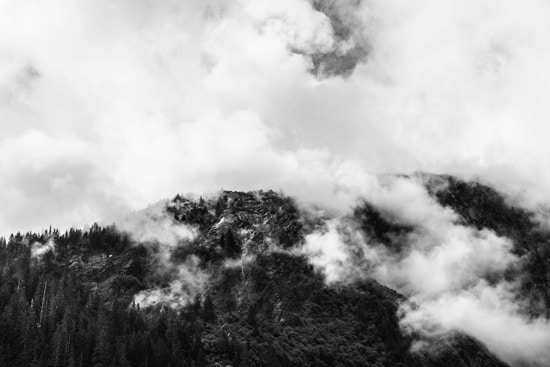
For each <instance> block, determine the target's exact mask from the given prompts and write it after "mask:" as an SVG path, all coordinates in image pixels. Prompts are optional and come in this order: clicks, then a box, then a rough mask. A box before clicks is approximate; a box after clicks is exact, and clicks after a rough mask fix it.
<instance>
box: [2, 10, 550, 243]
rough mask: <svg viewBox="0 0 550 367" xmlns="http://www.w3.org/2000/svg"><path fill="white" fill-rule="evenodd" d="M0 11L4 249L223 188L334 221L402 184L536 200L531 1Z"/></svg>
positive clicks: (537, 109) (541, 114) (541, 137)
mask: <svg viewBox="0 0 550 367" xmlns="http://www.w3.org/2000/svg"><path fill="white" fill-rule="evenodd" d="M1 7H2V12H1V14H2V15H0V17H1V21H0V24H1V26H0V27H1V29H0V31H1V33H0V34H3V35H4V36H3V37H0V55H2V58H1V59H2V62H1V63H0V85H1V87H0V114H1V116H2V121H3V122H2V129H1V131H0V151H1V152H2V155H1V158H0V177H1V178H0V184H1V185H2V187H3V188H4V190H3V193H2V194H1V195H0V202H1V204H2V211H1V212H0V231H1V232H2V233H6V234H7V233H9V232H11V231H15V230H28V229H38V230H39V229H42V228H46V227H47V226H48V225H49V224H53V225H55V226H59V227H67V226H73V225H74V226H77V225H82V224H85V223H89V222H92V221H94V220H101V219H106V220H108V219H111V218H114V217H117V216H120V215H122V214H123V213H126V212H128V211H129V210H131V209H140V208H142V207H144V206H146V205H147V204H149V203H151V202H156V201H157V200H158V199H159V198H162V197H168V196H171V195H174V193H176V192H197V193H203V192H211V191H216V190H219V189H220V188H222V187H223V188H232V189H240V190H248V189H258V188H265V189H268V188H274V189H283V190H285V192H288V193H290V194H292V195H296V196H298V197H300V198H302V199H304V200H306V201H316V202H317V203H321V204H325V205H333V206H334V203H338V205H337V206H339V207H340V208H343V207H345V206H346V205H347V204H348V203H352V202H353V200H354V198H355V197H356V196H357V194H358V192H361V191H362V183H363V182H364V181H369V180H370V178H369V177H368V176H369V175H370V173H375V174H378V173H386V172H410V171H417V170H426V171H434V172H446V173H455V174H460V175H463V176H471V175H478V176H481V177H482V178H483V179H484V180H487V181H489V182H492V183H495V184H498V185H499V187H504V188H506V190H510V191H514V192H517V191H519V190H521V189H523V188H525V187H527V188H529V190H528V193H529V195H526V196H528V197H529V198H530V199H529V200H530V201H529V202H530V203H536V202H541V201H543V202H544V201H547V198H548V189H547V187H550V186H549V185H547V183H548V182H549V181H550V171H549V170H548V168H547V167H546V166H545V165H544V162H543V160H541V159H540V157H541V156H544V155H545V154H546V153H547V144H546V141H547V140H548V138H549V137H550V130H549V129H548V128H547V124H546V116H548V113H549V112H550V111H548V107H547V103H545V101H544V98H543V97H542V96H544V95H546V94H548V92H550V91H549V90H548V86H549V85H550V83H548V80H547V79H548V78H550V74H549V73H547V72H546V69H547V68H546V65H547V63H546V62H545V60H547V59H548V58H549V56H550V48H549V46H548V44H549V43H548V42H547V40H548V39H549V38H550V29H549V27H548V25H547V22H546V19H545V18H544V17H543V16H542V15H541V14H546V11H547V10H548V9H547V7H548V5H547V4H546V3H545V2H543V1H539V0H530V1H528V4H522V6H521V7H519V6H518V5H517V3H515V2H512V1H504V2H499V3H498V4H496V3H494V1H492V0H483V1H477V2H466V3H465V2H451V3H448V4H444V5H443V4H440V3H439V2H437V1H434V0H422V1H418V2H415V3H407V2H403V1H400V0H391V1H380V0H364V1H351V0H350V1H343V2H333V1H329V0H323V1H305V0H298V1H281V2H277V4H273V3H271V2H270V3H267V2H262V1H246V0H233V1H229V2H226V1H215V0H208V1H201V2H199V1H196V0H186V1H173V0H166V1H161V2H153V1H140V2H137V3H136V2H132V1H128V0H123V1H118V2H111V1H107V0H100V1H84V2H78V3H76V2H73V1H71V0H56V1H52V2H48V3H47V4H46V3H43V2H40V1H34V0H33V1H30V2H26V3H25V4H19V3H16V2H13V1H9V0H5V1H2V4H1ZM322 70H324V71H322ZM312 71H313V74H315V75H313V74H312ZM320 74H324V75H320ZM341 75H345V76H346V78H342V77H340V76H341ZM319 76H324V77H326V78H317V77H319ZM314 175H317V176H319V177H320V178H321V179H320V180H316V179H314V178H313V177H312V176H314ZM344 178H345V179H344ZM348 182H350V184H348ZM308 186H314V187H315V190H316V191H319V192H320V193H321V194H320V195H313V194H311V191H312V190H310V189H304V187H308ZM524 202H527V200H524Z"/></svg>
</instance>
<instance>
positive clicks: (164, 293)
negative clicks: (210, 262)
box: [134, 256, 208, 309]
mask: <svg viewBox="0 0 550 367" xmlns="http://www.w3.org/2000/svg"><path fill="white" fill-rule="evenodd" d="M199 262H200V261H199V259H198V258H196V257H194V256H192V257H190V258H189V259H187V261H186V262H185V263H184V264H183V265H180V266H179V267H178V272H177V277H176V279H175V280H173V281H172V282H170V284H169V285H168V287H164V288H160V287H157V288H152V289H146V290H144V291H141V292H139V293H137V294H136V295H134V302H135V304H136V305H139V306H140V307H142V308H145V307H154V306H157V305H162V306H167V307H170V308H173V309H181V308H182V307H185V306H187V305H188V304H190V303H191V302H193V301H194V300H195V298H196V297H197V296H200V295H202V293H203V291H204V287H205V286H206V284H207V280H208V274H207V273H206V272H205V271H204V270H202V269H201V268H200V267H199Z"/></svg>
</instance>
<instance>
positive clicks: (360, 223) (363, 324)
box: [0, 175, 550, 367]
mask: <svg viewBox="0 0 550 367" xmlns="http://www.w3.org/2000/svg"><path fill="white" fill-rule="evenodd" d="M418 177H420V176H418ZM418 177H416V178H415V179H417V180H418ZM411 179H412V178H411ZM420 181H421V182H422V184H423V185H425V187H426V188H427V190H428V192H429V194H430V195H431V197H432V198H434V199H435V200H436V201H437V202H438V203H439V204H440V205H442V206H444V207H449V208H452V210H454V212H456V213H457V215H458V216H459V217H460V219H459V221H460V223H461V224H463V225H464V226H469V227H475V228H480V229H481V228H487V229H490V230H492V231H494V232H495V233H496V234H498V235H500V236H506V237H508V238H510V239H512V240H513V242H514V249H513V251H514V253H515V254H517V256H521V257H522V258H523V259H524V268H522V271H524V272H525V274H526V275H525V276H524V277H522V279H523V280H522V282H523V283H522V297H524V298H525V299H526V300H530V306H529V312H530V313H531V314H532V315H534V316H540V315H544V314H547V313H548V310H549V309H550V307H549V306H550V302H549V293H548V287H547V284H548V281H549V275H550V272H549V270H548V269H549V267H548V266H549V259H550V254H549V253H548V250H547V246H544V245H543V244H546V243H547V242H546V241H547V240H548V239H550V236H549V235H548V232H547V231H545V230H542V229H541V228H540V225H538V224H537V222H536V220H535V218H534V214H533V213H530V212H528V211H526V210H524V209H521V208H518V207H515V206H512V205H510V204H508V203H507V201H506V200H505V198H504V197H503V196H502V195H501V194H499V193H498V192H497V191H495V190H494V189H492V188H490V187H488V186H486V185H482V184H480V183H476V182H465V181H462V180H459V179H456V178H454V177H451V176H434V175H422V176H421V179H420ZM148 213H149V212H148V211H147V210H145V211H144V212H143V213H137V214H136V215H137V216H140V215H143V216H145V218H146V219H145V220H144V221H138V222H136V223H137V225H135V224H136V223H134V225H129V226H126V227H124V226H118V227H115V226H107V227H102V226H99V225H93V226H92V227H90V228H89V229H87V230H79V229H71V230H69V231H67V232H65V233H60V232H59V231H57V230H52V229H50V230H48V231H45V232H43V233H38V234H37V233H27V234H16V235H12V236H10V237H9V238H8V239H2V240H1V241H0V330H2V332H1V333H0V366H55V367H58V366H71V367H72V366H90V367H92V366H93V367H99V366H147V367H152V366H173V367H175V366H419V367H420V366H422V367H432V366H433V367H436V366H437V367H438V366H441V367H443V366H464V367H466V366H495V367H496V366H499V367H500V366H506V365H507V364H506V363H505V362H503V361H500V360H499V359H497V357H496V356H495V355H494V354H493V353H491V352H490V351H489V350H488V349H487V348H486V347H485V346H484V345H483V344H482V343H481V342H479V341H478V340H476V339H475V338H473V337H471V336H468V335H466V334H464V333H461V332H459V331H451V332H449V333H446V334H445V336H444V337H437V338H434V340H431V341H430V342H431V347H430V348H429V349H419V350H417V348H416V347H415V346H416V345H417V341H418V340H419V339H423V338H424V339H425V336H422V335H418V334H416V333H415V332H414V331H413V332H409V331H407V330H404V329H403V327H402V326H401V325H400V316H399V313H400V305H401V304H403V303H405V302H407V296H406V295H404V294H400V293H399V292H397V291H396V290H394V289H391V288H389V287H387V286H384V285H382V284H381V283H379V282H377V281H376V280H374V279H373V278H370V277H359V278H357V279H354V280H353V281H347V282H336V283H333V284H327V281H326V279H325V277H324V275H323V273H322V271H319V269H318V268H317V267H316V266H314V264H312V263H311V261H309V259H308V257H307V254H305V253H304V251H303V250H302V249H303V245H304V242H305V241H306V239H308V238H309V237H308V236H309V235H311V234H312V233H316V232H317V231H323V228H325V227H326V222H327V220H330V218H331V214H330V213H327V212H323V211H320V210H315V209H312V208H309V209H304V208H301V207H299V206H298V205H297V203H296V202H295V201H294V200H293V199H291V198H289V197H286V196H284V195H282V194H278V193H275V192H273V191H265V192H264V191H258V192H248V193H243V192H235V191H223V192H221V193H220V194H219V196H217V197H213V198H208V199H203V198H199V199H191V198H188V197H185V196H181V195H177V196H176V197H174V198H173V199H171V200H169V201H167V202H166V203H165V204H164V205H163V206H162V207H161V208H160V210H158V211H155V212H154V213H153V214H148ZM345 220H346V221H350V222H353V223H354V225H355V226H356V228H358V230H359V231H360V232H361V233H362V235H364V236H366V237H368V238H372V239H376V241H377V242H378V243H380V244H382V245H383V246H386V247H387V249H388V251H394V250H395V251H399V249H395V248H394V249H392V248H393V247H395V246H397V244H398V243H399V241H400V239H402V238H403V236H404V235H406V234H407V233H409V232H410V231H412V230H413V228H412V227H411V225H410V224H407V223H400V222H399V221H395V220H393V219H392V218H391V217H390V216H388V215H387V213H385V212H384V211H383V210H380V208H379V207H377V205H375V204H373V203H371V202H369V201H367V200H365V201H362V202H360V203H358V205H357V207H356V208H355V210H354V211H352V212H350V214H348V215H347V217H346V218H345ZM151 223H153V225H154V223H162V225H161V226H160V227H159V228H160V230H159V232H160V235H155V236H143V235H136V233H138V232H140V233H142V232H143V231H144V229H145V230H147V228H149V227H148V226H150V225H151ZM122 227H124V230H122V229H121V228H122ZM132 228H133V229H132ZM146 232H148V231H146ZM168 232H174V233H175V234H176V235H175V237H166V234H167V233H168ZM142 234H143V233H142ZM167 238H168V239H169V240H167ZM515 271H519V270H515ZM506 276H513V274H506ZM424 341H425V340H424Z"/></svg>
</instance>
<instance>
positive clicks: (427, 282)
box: [297, 177, 550, 366]
mask: <svg viewBox="0 0 550 367" xmlns="http://www.w3.org/2000/svg"><path fill="white" fill-rule="evenodd" d="M371 188H372V190H371V192H376V195H375V196H372V198H369V199H371V200H372V201H371V202H370V203H371V205H375V207H376V209H377V210H378V211H380V213H382V215H383V216H385V218H387V219H388V220H391V221H392V222H393V223H396V224H400V225H407V226H408V228H410V232H408V233H407V234H402V235H401V236H400V237H399V238H398V239H397V241H396V243H395V244H394V246H395V245H397V246H399V248H392V247H388V246H386V245H385V244H381V243H378V242H377V240H376V239H374V238H369V237H368V235H367V234H366V233H364V232H363V231H361V226H360V223H358V222H357V220H358V219H357V218H355V219H354V218H351V217H343V218H337V219H330V220H328V221H327V222H326V225H325V226H324V228H322V229H321V230H319V231H316V232H314V233H312V234H310V235H308V236H306V238H305V243H304V245H303V246H302V247H301V248H300V249H299V250H298V251H297V252H298V253H300V254H303V255H305V256H306V257H307V258H308V259H309V261H310V263H311V264H312V265H313V266H314V267H315V268H317V269H318V270H319V271H321V272H322V273H323V275H324V276H325V280H326V282H327V283H328V284H338V283H340V284H349V283H353V282H356V281H358V280H361V279H367V278H374V279H376V280H378V281H379V282H380V283H382V284H384V285H386V286H388V287H391V288H393V289H395V290H397V291H399V292H400V293H402V294H404V295H406V296H407V297H408V301H407V302H405V303H403V304H402V305H401V307H400V315H401V326H402V327H403V329H404V330H406V331H412V332H414V333H415V334H416V335H420V336H421V337H422V338H424V339H422V340H420V341H419V343H417V344H415V349H417V348H430V346H431V344H430V340H438V339H439V338H442V337H445V336H446V335H448V334H449V333H452V332H454V331H460V332H463V333H466V334H467V335H470V336H473V337H475V338H476V339H477V340H480V341H481V342H482V343H484V344H485V345H486V346H487V347H488V348H489V350H491V351H492V352H493V353H495V354H496V355H497V356H498V357H499V358H501V359H503V360H505V361H507V362H509V363H511V364H513V365H521V364H522V363H523V364H525V363H527V364H528V365H533V366H544V365H547V364H548V362H549V361H550V359H549V358H550V354H549V353H548V350H550V349H549V348H550V324H549V323H548V320H547V319H545V318H533V317H532V316H529V312H528V311H529V310H528V305H527V303H526V302H525V301H523V300H522V298H521V294H522V293H521V285H520V279H516V278H510V277H509V276H506V274H507V273H508V274H509V271H512V270H514V269H519V268H520V267H521V261H522V260H521V259H520V258H519V257H517V256H516V255H514V254H513V253H512V248H513V244H512V241H511V240H509V239H507V238H504V237H500V236H498V235H496V234H495V233H494V232H492V231H490V230H488V229H477V228H472V227H468V226H465V225H463V224H460V220H459V217H458V215H457V214H456V213H454V212H453V211H452V210H451V209H449V208H446V207H442V206H440V205H439V204H438V203H437V202H436V201H435V200H434V199H433V198H431V197H430V196H429V195H428V193H427V191H426V189H425V188H424V186H423V184H422V182H421V181H420V180H419V179H418V178H400V177H385V178H384V179H383V180H382V181H381V182H380V184H379V185H378V186H375V185H373V186H372V187H371ZM524 303H525V304H524ZM512 330H513V332H512ZM503 334H506V336H503Z"/></svg>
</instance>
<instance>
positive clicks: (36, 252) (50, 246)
mask: <svg viewBox="0 0 550 367" xmlns="http://www.w3.org/2000/svg"><path fill="white" fill-rule="evenodd" d="M49 251H52V252H55V242H54V241H53V239H51V238H50V239H48V241H46V242H45V243H40V242H34V243H33V244H32V245H31V257H33V258H38V259H41V258H42V256H44V255H45V254H46V253H47V252H49Z"/></svg>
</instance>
